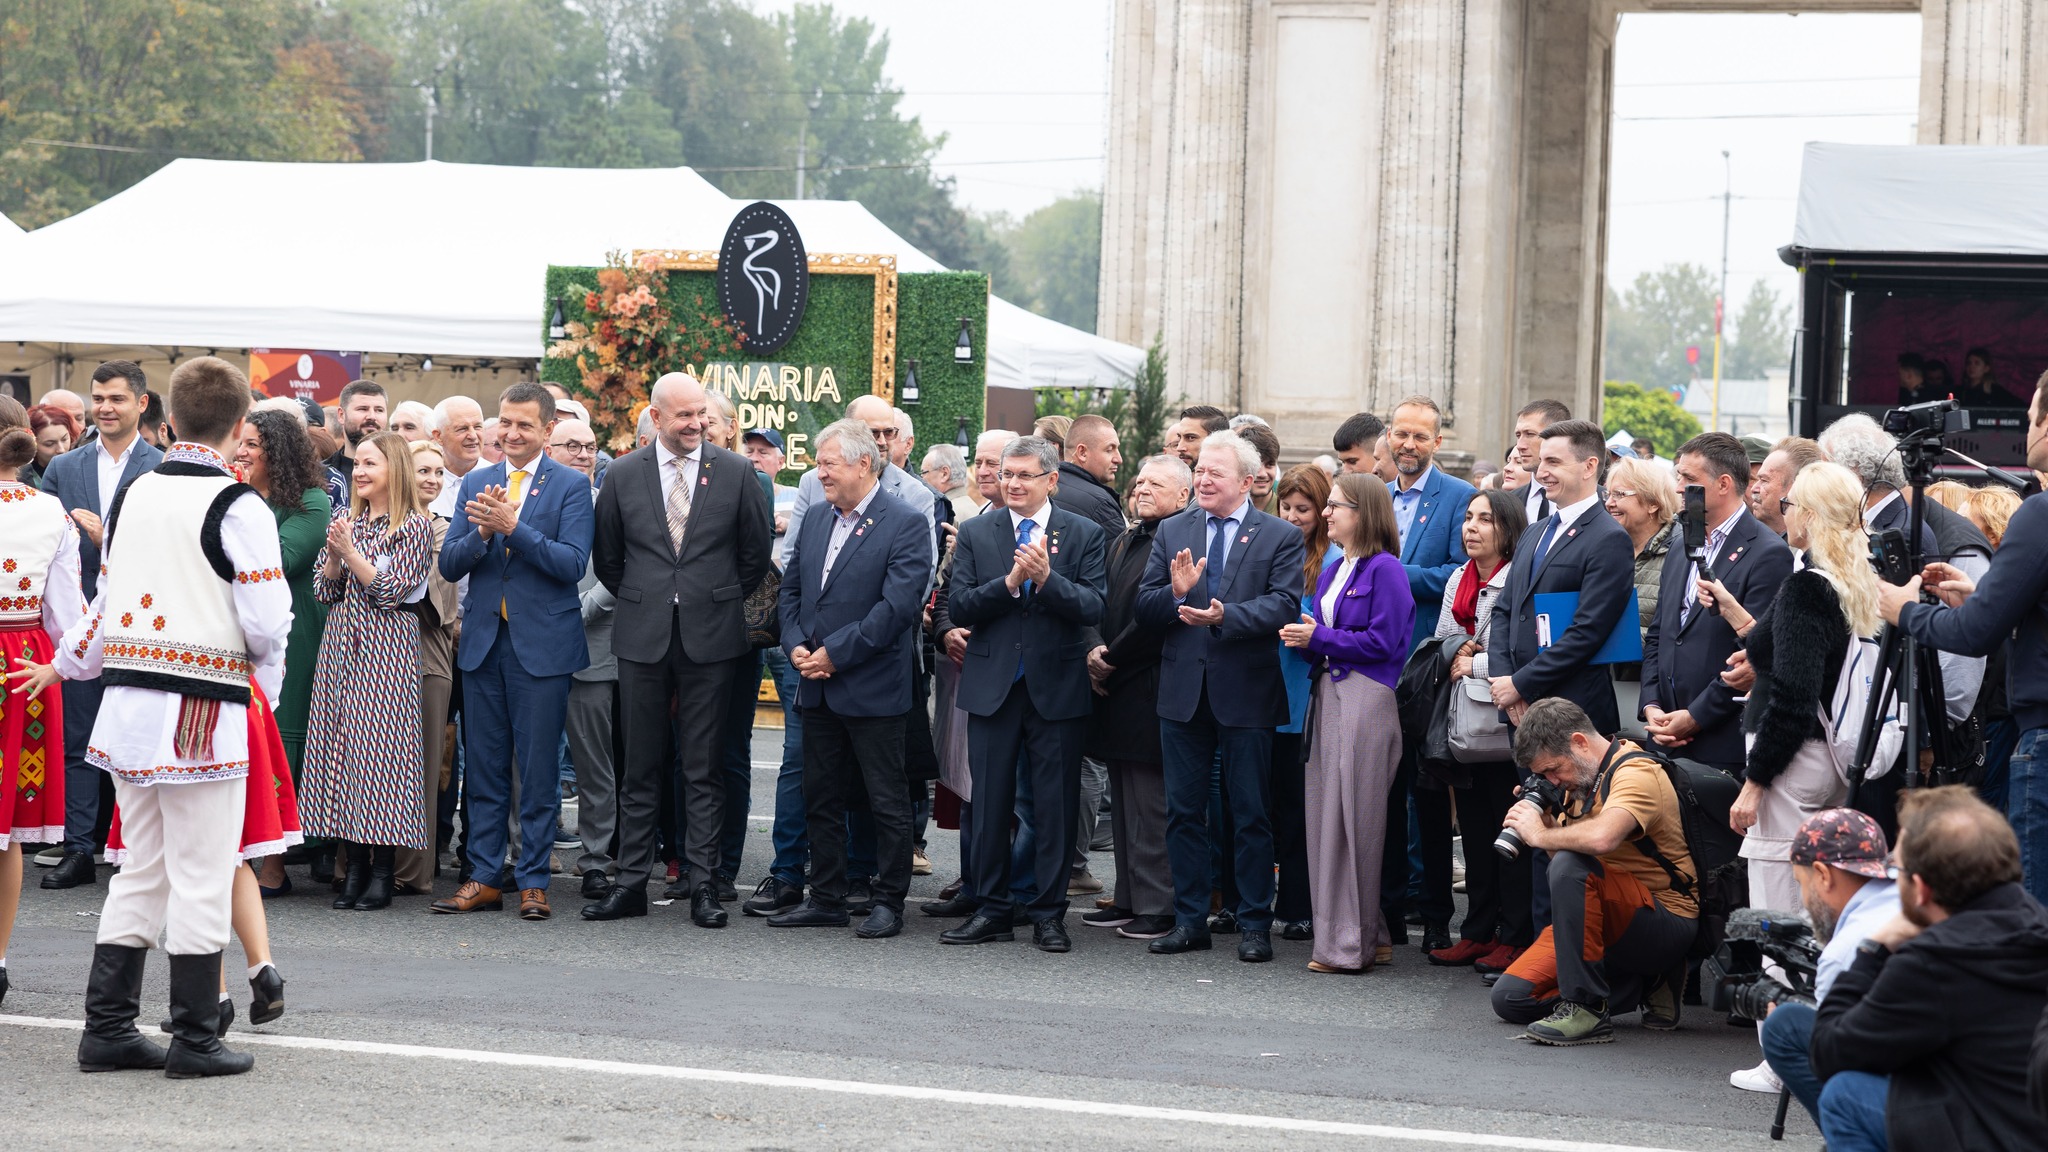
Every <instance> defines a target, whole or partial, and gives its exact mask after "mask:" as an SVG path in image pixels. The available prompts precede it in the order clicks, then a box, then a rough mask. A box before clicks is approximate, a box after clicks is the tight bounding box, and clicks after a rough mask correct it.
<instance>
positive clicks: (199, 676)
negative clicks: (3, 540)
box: [100, 462, 251, 704]
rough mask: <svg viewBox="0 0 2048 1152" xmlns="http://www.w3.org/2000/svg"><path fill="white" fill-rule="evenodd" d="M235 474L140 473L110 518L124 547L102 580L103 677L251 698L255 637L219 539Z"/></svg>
mask: <svg viewBox="0 0 2048 1152" xmlns="http://www.w3.org/2000/svg"><path fill="white" fill-rule="evenodd" d="M248 491H250V489H249V487H248V486H247V485H244V484H241V483H239V482H237V481H236V480H235V478H234V477H232V476H229V475H227V474H225V473H223V472H219V471H215V470H212V469H207V468H201V467H195V466H192V465H183V464H172V463H169V462H166V464H165V465H164V466H163V467H161V468H159V470H157V471H155V472H151V473H149V474H148V475H144V476H138V477H136V479H135V482H134V483H133V484H131V485H129V486H128V488H127V489H126V490H125V491H124V492H122V494H121V496H120V497H119V498H118V499H117V501H116V502H115V505H114V507H113V508H112V509H111V510H110V515H109V516H108V518H107V529H106V534H107V539H108V544H109V546H110V548H111V545H112V542H113V537H114V535H115V534H116V532H117V531H118V533H119V535H120V539H121V546H120V550H119V551H118V552H115V553H114V555H113V560H112V563H111V564H109V565H108V573H107V576H106V578H105V579H104V580H102V582H101V585H100V594H101V596H102V597H103V600H104V607H103V609H102V615H101V622H102V625H101V626H102V627H103V628H104V629H105V635H106V639H105V642H104V647H103V649H102V651H103V660H102V664H103V667H104V669H105V671H104V672H103V674H102V675H103V680H104V682H105V683H106V684H107V685H108V686H109V687H112V686H114V685H126V686H128V687H131V688H153V689H156V690H157V691H160V692H175V693H177V694H179V695H181V696H197V697H202V698H207V699H214V700H225V701H228V702H230V703H235V704H247V703H248V702H249V675H250V672H251V664H250V661H249V641H248V638H247V637H246V636H245V635H243V632H242V622H241V617H240V615H239V614H238V613H237V612H236V611H235V595H234V587H235V583H234V582H235V572H234V566H233V565H232V564H230V563H229V562H228V559H227V554H226V553H225V552H224V551H223V550H222V548H221V543H220V526H221V521H222V520H223V519H224V518H225V517H226V516H227V510H228V505H230V504H232V503H234V502H235V500H236V499H238V498H239V497H241V496H242V494H244V493H246V492H248Z"/></svg>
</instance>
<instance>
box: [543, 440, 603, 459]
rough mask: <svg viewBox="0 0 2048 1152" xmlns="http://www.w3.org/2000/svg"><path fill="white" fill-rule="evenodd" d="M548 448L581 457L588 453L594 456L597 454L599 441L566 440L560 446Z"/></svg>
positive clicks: (554, 445)
mask: <svg viewBox="0 0 2048 1152" xmlns="http://www.w3.org/2000/svg"><path fill="white" fill-rule="evenodd" d="M548 447H549V448H553V449H557V450H560V451H563V452H568V453H570V454H571V455H575V456H581V455H583V454H584V453H586V452H587V453H589V454H591V455H593V456H595V455H596V454H597V441H595V440H564V441H562V442H561V443H560V444H550V445H548Z"/></svg>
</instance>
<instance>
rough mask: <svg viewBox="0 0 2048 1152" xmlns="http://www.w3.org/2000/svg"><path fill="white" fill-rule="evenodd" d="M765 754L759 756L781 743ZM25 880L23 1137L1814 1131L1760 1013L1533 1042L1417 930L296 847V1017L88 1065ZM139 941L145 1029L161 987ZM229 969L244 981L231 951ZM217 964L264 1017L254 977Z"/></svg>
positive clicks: (58, 961)
mask: <svg viewBox="0 0 2048 1152" xmlns="http://www.w3.org/2000/svg"><path fill="white" fill-rule="evenodd" d="M756 749H757V751H756V759H757V761H768V760H771V759H772V758H773V757H774V756H776V755H777V754H778V752H779V735H777V734H772V733H763V734H760V737H759V738H758V739H757V741H756ZM773 786H774V771H773V769H772V768H757V769H756V773H755V791H754V803H755V812H756V813H757V814H759V817H760V818H757V819H756V820H755V821H754V824H753V830H752V834H751V835H750V837H749V844H748V858H747V867H746V869H745V871H744V874H743V876H742V880H743V881H744V882H747V883H751V882H752V881H754V880H758V879H759V877H760V876H761V875H762V874H763V872H764V870H765V867H766V864H767V859H768V854H769V847H768V837H767V824H766V820H765V816H766V814H767V813H768V812H769V811H771V810H772V804H773ZM931 855H932V857H933V860H934V863H935V864H936V866H937V873H938V874H937V875H934V876H930V877H920V878H917V879H916V880H915V881H914V883H913V885H912V893H911V895H912V899H913V900H920V899H928V898H930V897H931V896H932V895H933V894H935V893H936V892H937V890H938V888H939V887H940V886H941V885H942V884H943V883H944V882H945V881H946V880H947V879H948V878H949V874H950V872H951V871H952V867H951V866H952V864H953V863H954V862H955V861H956V860H957V851H956V846H955V842H954V839H953V837H952V835H951V834H950V833H945V832H940V831H938V830H936V829H934V830H933V833H932V835H931ZM29 871H30V876H29V878H28V879H29V885H30V887H29V890H28V892H27V893H26V894H25V897H24V900H23V908H22V912H21V917H20V921H19V926H18V928H17V930H16V933H15V937H14V942H13V945H12V947H11V948H10V949H9V952H8V963H9V966H10V968H9V970H10V974H11V976H12V978H13V981H14V990H13V991H12V992H11V993H10V994H9V995H8V997H7V999H6V1002H5V1004H4V1005H0V1013H6V1014H9V1015H7V1016H0V1077H4V1078H5V1080H6V1081H7V1082H8V1083H10V1084H12V1085H14V1086H15V1087H14V1089H13V1091H11V1092H10V1093H9V1094H8V1095H9V1097H10V1099H9V1100H8V1101H7V1103H6V1104H4V1105H0V1117H4V1119H0V1126H4V1129H5V1131H6V1132H7V1133H8V1135H9V1138H10V1140H12V1141H13V1142H16V1143H19V1144H22V1145H24V1146H36V1145H45V1146H66V1147H107V1146H116V1145H126V1146H136V1147H207V1148H235V1147H259V1146H260V1147H265V1148H275V1147H315V1146H317V1147H335V1148H380V1149H382V1148H394V1147H395V1148H414V1147H425V1146H430V1145H432V1146H451V1145H459V1146H465V1147H518V1148H521V1149H533V1148H537V1147H548V1146H552V1145H558V1144H567V1145H591V1146H598V1147H635V1146H654V1145H661V1146H664V1147H670V1148H673V1147H685V1148H699V1147H702V1148H743V1149H782V1148H804V1149H810V1148H826V1149H829V1148H842V1147H843V1148H863V1149H867V1148H877V1147H886V1148H946V1149H960V1148H998V1147H1001V1148H1039V1147H1045V1148H1053V1147H1061V1148H1073V1147H1101V1148H1124V1147H1159V1146H1169V1147H1173V1148H1210V1147H1215V1148H1222V1147H1225V1146H1230V1147H1233V1148H1243V1147H1246V1146H1252V1147H1261V1148H1263V1147H1274V1148H1325V1147H1328V1148H1337V1147H1345V1148H1358V1147H1371V1148H1388V1149H1409V1148H1414V1149H1424V1148H1440V1147H1446V1146H1463V1147H1481V1148H1485V1147H1546V1146H1547V1147H1551V1148H1555V1149H1558V1150H1560V1152H1563V1150H1567V1149H1580V1148H1591V1147H1596V1146H1610V1147H1611V1146H1622V1147H1633V1148H1657V1149H1763V1148H1784V1147H1792V1148H1812V1147H1816V1146H1817V1145H1818V1143H1819V1141H1818V1136H1817V1134H1816V1133H1815V1132H1814V1130H1813V1128H1812V1126H1811V1124H1810V1123H1809V1122H1808V1121H1807V1120H1806V1118H1805V1117H1804V1115H1803V1114H1802V1113H1800V1112H1799V1110H1798V1109H1797V1108H1794V1109H1793V1113H1794V1115H1793V1118H1792V1121H1791V1126H1790V1129H1789V1131H1788V1138H1787V1143H1786V1144H1783V1145H1773V1144H1771V1143H1770V1142H1769V1141H1768V1140H1767V1139H1766V1137H1765V1129H1766V1128H1767V1126H1768V1123H1769V1117H1770V1111H1771V1107H1772V1105H1773V1103H1774V1100H1773V1099H1772V1098H1767V1097H1763V1096H1757V1095H1753V1094H1750V1093H1744V1092H1738V1091H1736V1090H1734V1089H1732V1088H1730V1087H1728V1084H1727V1074H1728V1072H1729V1070H1731V1069H1734V1068H1738V1067H1747V1066H1748V1065H1750V1064H1753V1063H1755V1062H1756V1059H1757V1050H1756V1041H1755V1034H1754V1032H1753V1031H1751V1030H1748V1029H1739V1028H1731V1027H1728V1026H1727V1025H1726V1024H1725V1023H1723V1022H1722V1021H1721V1020H1720V1019H1719V1018H1718V1017H1711V1018H1710V1017H1708V1016H1706V1015H1704V1014H1703V1013H1702V1012H1701V1011H1700V1010H1698V1009H1689V1010H1688V1013H1687V1016H1686V1019H1685V1022H1684V1026H1683V1027H1682V1028H1681V1029H1680V1030H1679V1031H1677V1032H1674V1033H1651V1032H1645V1031H1643V1030H1642V1029H1641V1028H1639V1027H1637V1026H1636V1024H1635V1021H1634V1018H1633V1017H1627V1018H1623V1019H1622V1020H1619V1021H1617V1037H1616V1042H1615V1043H1613V1044H1611V1045H1602V1046H1598V1047H1594V1048H1584V1049H1573V1050H1551V1049H1542V1048H1537V1047H1535V1046H1533V1045H1530V1044H1528V1043H1527V1042H1525V1041H1521V1040H1518V1039H1516V1038H1515V1037H1516V1035H1517V1033H1518V1032H1519V1029H1515V1028H1512V1027H1509V1026H1507V1025H1505V1024H1502V1023H1500V1022H1498V1021H1497V1020H1495V1019H1494V1018H1493V1016H1492V1013H1491V1012H1489V1011H1488V1010H1487V1006H1486V990H1485V988H1484V987H1483V986H1482V985H1481V984H1480V983H1479V981H1478V979H1477V978H1476V977H1475V976H1473V975H1472V974H1471V972H1470V971H1469V970H1446V969H1438V968H1432V967H1430V966H1429V965H1428V964H1426V963H1425V962H1424V960H1423V958H1422V955H1421V953H1420V952H1419V951H1418V950H1416V949H1415V948H1413V947H1412V946H1411V947H1408V948H1403V949H1399V950H1398V954H1397V958H1396V962H1395V964H1394V965H1393V966H1391V967H1389V968H1386V969H1382V970H1378V971H1375V972H1373V973H1370V974H1368V975H1366V976H1362V977H1334V976H1318V975H1315V974H1313V973H1310V972H1309V971H1307V970H1306V968H1305V967H1304V965H1305V964H1306V963H1307V960H1308V945H1306V944H1298V943H1290V942H1286V941H1280V940H1276V941H1275V942H1274V947H1275V950H1276V953H1277V957H1276V960H1275V962H1274V963H1271V964H1266V965H1247V964H1241V963H1239V962H1238V961H1237V960H1236V957H1235V951H1234V949H1233V948H1231V947H1229V943H1230V940H1229V938H1224V937H1219V938H1218V943H1219V949H1218V950H1217V951H1215V952H1211V953H1207V954H1193V955H1189V956H1181V957H1155V956H1151V955H1149V954H1147V953H1146V952H1145V950H1144V945H1143V943H1141V942H1138V941H1131V940H1124V939H1121V938H1119V937H1117V936H1116V935H1115V934H1114V933H1112V932H1109V931H1107V930H1103V929H1092V928H1086V927H1082V926H1080V925H1079V924H1078V921H1077V920H1076V919H1075V916H1077V915H1078V912H1079V911H1080V910H1081V908H1082V907H1083V906H1085V902H1084V901H1078V900H1077V901H1076V904H1077V908H1076V912H1075V914H1074V915H1073V916H1070V918H1069V926H1070V931H1071V933H1072V935H1073V936H1074V950H1073V952H1071V953H1069V954H1067V955H1064V956H1050V955H1046V954H1043V953H1040V952H1038V951H1036V950H1035V949H1033V948H1032V947H1031V946H1030V945H1029V943H1028V942H1027V940H1028V938H1020V939H1019V941H1018V942H1017V943H1016V944H1013V945H1000V944H997V945H983V946H980V947H975V948H947V947H943V946H941V945H939V944H938V942H937V935H938V933H939V931H941V930H942V929H943V928H945V927H947V926H949V924H950V922H940V921H935V920H931V919H929V918H926V917H922V916H918V915H916V914H915V913H913V914H912V916H911V918H910V923H909V924H908V926H907V928H906V931H905V932H904V934H903V935H902V936H900V937H898V938H896V939H893V940H886V941H863V940H858V939H855V938H854V937H853V936H852V934H851V932H850V931H840V930H818V929H810V930H794V929H792V930H778V929H770V928H768V927H767V926H766V924H765V923H764V922H763V921H761V920H757V919H749V918H745V917H741V916H739V915H738V914H737V913H738V910H737V908H735V909H733V912H734V921H733V925H732V927H730V928H728V929H725V930H723V931H706V930H702V929H699V928H696V927H694V926H693V925H691V924H690V922H689V917H688V909H687V907H686V906H685V905H683V904H676V905H671V906H669V907H657V908H654V909H653V910H652V913H651V914H650V915H649V916H648V917H647V918H646V919H644V920H630V921H624V922H619V923H613V924H586V923H583V922H581V921H580V920H578V919H577V918H576V917H575V915H574V913H575V910H576V909H577V908H579V907H580V906H581V903H582V901H581V900H580V899H579V898H578V897H577V895H576V882H575V881H574V880H573V879H569V878H566V877H564V878H558V880H557V883H556V884H555V886H554V889H553V891H552V893H551V898H552V901H553V903H554V906H555V909H556V917H557V918H556V919H555V920H553V921H551V922H548V923H540V924H529V923H525V922H523V921H521V920H519V919H518V918H517V916H516V914H514V913H513V912H511V911H508V912H506V913H504V914H502V915H491V914H483V915H471V916H462V917H442V916H433V915H430V914H428V913H427V912H426V910H425V905H426V900H425V898H423V897H411V898H401V899H400V900H399V901H398V902H397V903H395V904H394V905H393V906H392V908H391V909H390V910H389V911H386V912H381V913H339V912H334V911H331V910H330V909H329V908H328V907H327V899H328V897H327V896H326V890H325V889H324V888H322V889H320V893H319V894H317V895H316V894H315V893H314V892H313V891H312V889H311V888H310V887H308V886H306V885H305V884H303V880H304V872H303V870H302V869H295V870H294V872H295V880H298V881H301V884H300V888H299V892H298V893H295V894H294V895H291V896H287V897H284V898H281V899H278V900H273V901H271V902H270V903H269V905H268V911H269V915H270V924H271V937H272V941H273V946H274V948H275V951H276V954H277V957H278V962H279V965H280V967H281V969H282V970H283V972H284V973H285V976H286V978H287V980H288V981H289V982H290V983H289V987H288V989H287V1003H288V1010H287V1012H286V1014H285V1015H284V1017H283V1018H282V1019H280V1020H278V1021H276V1022H275V1023H273V1024H271V1025H269V1026H267V1027H264V1028H261V1029H254V1030H251V1029H247V1028H246V1027H243V1026H239V1025H238V1028H237V1032H236V1034H235V1037H240V1038H241V1039H240V1041H239V1042H240V1043H242V1044H244V1045H246V1049H247V1050H248V1051H252V1052H254V1053H255V1054H256V1057H257V1066H256V1070H255V1071H254V1072H253V1073H252V1074H250V1075H248V1076H243V1077H237V1078H233V1079H228V1080H220V1081H206V1082H170V1081H166V1080H163V1079H162V1078H160V1077H156V1076H149V1075H144V1074H135V1073H129V1074H117V1075H101V1076H85V1075H81V1074H79V1073H77V1072H76V1071H74V1067H75V1066H74V1065H73V1063H72V1052H73V1049H74V1047H75V1045H76V1042H77V1036H76V1032H75V1031H73V1030H71V1029H70V1028H68V1027H64V1026H61V1025H59V1024H52V1023H48V1022H51V1021H59V1022H61V1021H76V1020H78V1019H79V1018H80V1016H81V1015H82V1007H81V1000H82V990H83V987H84V982H85V973H86V969H87V965H88V962H89V959H90V955H91V951H92V942H93V933H94V930H95V927H96V924H97V921H96V919H95V918H94V917H93V915H92V914H93V913H95V912H96V911H97V909H98V907H99V903H100V900H101V899H102V898H103V896H104V894H105V891H106V890H105V888H104V886H103V885H102V886H96V887H93V888H85V889H75V890H72V891H69V892H44V891H42V890H40V889H38V888H35V887H34V883H35V881H36V879H37V877H38V876H39V875H40V874H41V870H40V869H34V868H31V869H30V870H29ZM1099 871H1100V872H1101V873H1103V874H1105V875H1106V874H1107V873H1108V872H1109V862H1108V860H1107V859H1106V858H1104V859H1103V860H1102V861H1101V862H1100V866H1099ZM105 875H106V872H105V870H102V873H101V876H102V879H103V880H104V877H105ZM452 887H453V881H452V879H444V880H443V882H442V888H443V889H452ZM152 961H153V963H152V965H151V968H150V982H149V984H148V986H147V989H146V991H145V996H144V1005H145V1006H144V1015H143V1019H144V1020H145V1021H153V1020H156V1019H157V1018H159V1016H160V1015H161V1011H162V1007H163V1004H164V1002H165V994H164V987H163V979H164V966H163V965H162V963H161V957H160V956H153V957H152ZM228 963H229V965H230V968H231V971H232V972H233V973H234V974H236V975H238V974H239V973H240V970H241V966H242V961H241V959H240V957H239V954H238V952H237V951H234V950H231V951H230V953H229V957H228ZM230 983H231V985H232V987H233V988H234V991H235V994H236V999H237V1001H238V1004H239V1006H240V1007H241V1008H242V1009H244V1010H246V1007H247V994H246V993H247V988H246V985H245V984H242V983H241V982H240V981H239V980H238V979H236V978H235V976H231V978H230ZM237 1042H238V1041H237V1040H236V1039H235V1038H234V1037H231V1039H230V1044H231V1045H232V1044H235V1043H237ZM1158 1109H1175V1110H1183V1112H1181V1113H1162V1112H1159V1111H1156V1110H1158ZM1188 1113H1194V1114H1199V1115H1194V1114H1188ZM1332 1125H1334V1127H1330V1126H1332ZM1360 1125H1364V1126H1372V1127H1363V1128H1361V1127H1358V1126H1360ZM1319 1126H1322V1127H1323V1130H1317V1128H1318V1127H1319ZM1247 1141H1250V1142H1251V1144H1249V1145H1247V1143H1246V1142H1247Z"/></svg>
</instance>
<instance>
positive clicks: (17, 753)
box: [0, 625, 64, 851]
mask: <svg viewBox="0 0 2048 1152" xmlns="http://www.w3.org/2000/svg"><path fill="white" fill-rule="evenodd" d="M55 658H56V657H55V655H54V650H53V649H52V647H51V645H50V637H49V635H48V634H47V633H45V632H44V631H43V629H42V626H41V625H32V626H30V627H27V628H5V629H0V666H4V669H0V670H4V671H7V672H15V671H18V669H17V668H16V667H15V664H14V662H15V661H16V660H22V659H26V660H33V661H35V662H36V663H38V664H48V663H50V662H51V661H52V660H54V659H55ZM63 840H64V697H63V695H62V686H61V685H51V686H50V687H48V688H45V689H43V690H42V691H41V692H39V693H37V694H36V695H35V696H33V697H30V698H23V697H21V696H17V695H15V694H14V693H13V692H11V691H8V690H6V689H5V688H4V687H0V851H5V850H6V849H7V847H8V845H10V844H58V843H62V842H63Z"/></svg>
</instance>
